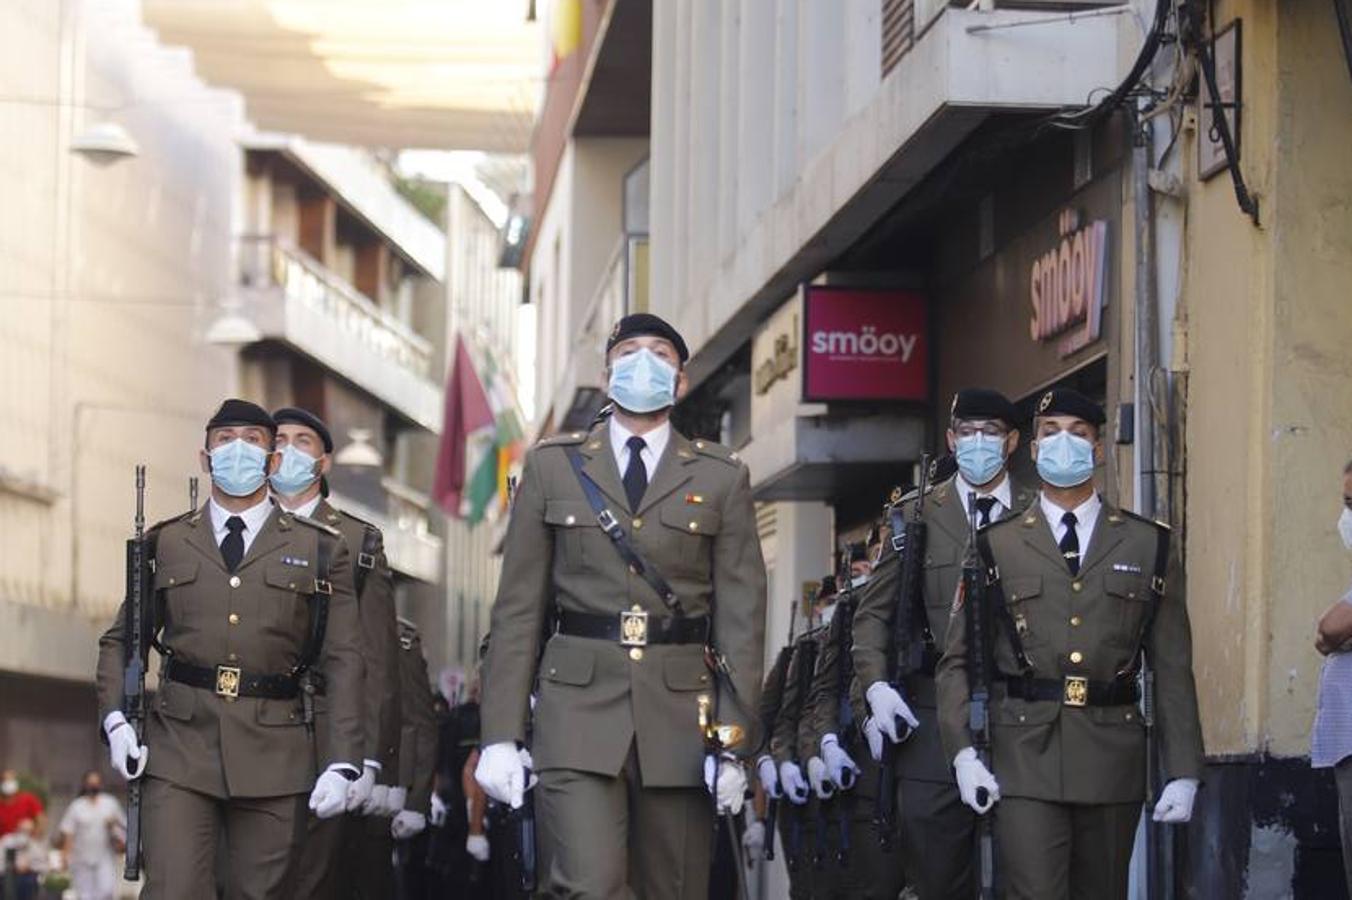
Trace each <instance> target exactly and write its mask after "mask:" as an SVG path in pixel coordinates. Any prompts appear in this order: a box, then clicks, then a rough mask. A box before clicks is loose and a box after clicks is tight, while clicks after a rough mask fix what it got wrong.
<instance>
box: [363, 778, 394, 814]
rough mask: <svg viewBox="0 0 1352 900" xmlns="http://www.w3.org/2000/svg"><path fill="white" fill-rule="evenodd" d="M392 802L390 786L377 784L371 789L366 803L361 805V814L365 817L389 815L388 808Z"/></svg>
mask: <svg viewBox="0 0 1352 900" xmlns="http://www.w3.org/2000/svg"><path fill="white" fill-rule="evenodd" d="M389 802H390V786H389V785H388V784H377V785H374V786H373V787H372V788H371V793H370V795H369V796H368V797H367V798H366V802H365V803H363V804H362V805H361V814H362V815H363V816H383V815H387V813H386V812H385V809H386V807H387V806H388V805H389Z"/></svg>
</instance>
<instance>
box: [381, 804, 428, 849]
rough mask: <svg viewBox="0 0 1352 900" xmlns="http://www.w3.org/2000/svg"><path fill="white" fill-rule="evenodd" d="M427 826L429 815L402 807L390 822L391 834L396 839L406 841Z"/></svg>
mask: <svg viewBox="0 0 1352 900" xmlns="http://www.w3.org/2000/svg"><path fill="white" fill-rule="evenodd" d="M426 827H427V817H426V816H424V815H423V814H422V813H420V812H414V811H413V810H411V809H401V810H399V812H397V813H395V815H394V821H392V822H390V834H391V835H392V836H393V837H394V839H395V840H396V841H406V840H408V839H409V838H411V837H414V836H416V835H417V834H419V833H420V832H421V831H422V830H423V829H424V828H426Z"/></svg>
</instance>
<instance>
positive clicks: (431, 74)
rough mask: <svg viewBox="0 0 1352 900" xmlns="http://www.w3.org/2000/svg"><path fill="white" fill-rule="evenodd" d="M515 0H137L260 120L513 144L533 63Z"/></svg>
mask: <svg viewBox="0 0 1352 900" xmlns="http://www.w3.org/2000/svg"><path fill="white" fill-rule="evenodd" d="M527 5H528V4H527V0H143V8H144V15H145V20H146V23H147V24H148V25H150V26H151V27H152V28H154V29H156V31H157V32H158V33H159V35H160V38H161V40H162V41H163V42H164V43H166V44H181V45H184V46H186V47H189V48H190V49H191V50H192V51H193V54H194V57H195V60H196V68H197V71H198V72H199V73H200V74H201V75H202V77H203V78H204V79H205V80H207V81H208V82H211V83H212V84H214V85H217V86H219V87H229V88H234V89H236V90H238V91H239V92H240V93H242V94H243V95H244V97H245V100H246V102H247V104H248V115H249V118H250V119H251V120H252V121H253V122H254V123H255V124H256V125H257V126H258V127H259V128H261V129H264V130H277V131H286V132H290V133H294V134H301V135H304V136H305V137H307V138H310V139H311V140H316V141H328V142H332V143H339V144H359V145H366V146H375V147H429V148H437V149H471V150H484V151H488V152H508V153H519V152H524V151H525V150H526V149H527V148H528V145H529V143H530V135H531V128H532V124H533V122H534V119H535V109H536V105H537V103H538V101H539V97H540V93H541V77H542V72H543V70H544V60H543V58H542V54H543V52H544V50H543V44H542V41H543V38H542V37H541V35H540V32H539V24H538V23H536V22H527V21H526V8H527Z"/></svg>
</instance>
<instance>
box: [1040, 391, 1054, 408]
mask: <svg viewBox="0 0 1352 900" xmlns="http://www.w3.org/2000/svg"><path fill="white" fill-rule="evenodd" d="M1051 405H1052V392H1051V391H1048V392H1047V393H1045V394H1043V395H1042V399H1041V400H1039V401H1038V404H1037V411H1038V412H1040V413H1042V412H1046V411H1047V407H1049V406H1051Z"/></svg>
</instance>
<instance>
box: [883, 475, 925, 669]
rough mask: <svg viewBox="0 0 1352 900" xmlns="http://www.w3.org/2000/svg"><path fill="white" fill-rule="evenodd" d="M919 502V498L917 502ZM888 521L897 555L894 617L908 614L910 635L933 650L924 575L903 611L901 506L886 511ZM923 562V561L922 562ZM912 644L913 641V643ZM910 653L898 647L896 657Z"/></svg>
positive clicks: (894, 506)
mask: <svg viewBox="0 0 1352 900" xmlns="http://www.w3.org/2000/svg"><path fill="white" fill-rule="evenodd" d="M916 502H919V498H917V501H916ZM887 515H888V519H890V520H891V524H892V550H893V551H894V552H895V553H896V554H897V596H896V599H895V600H894V601H893V603H892V608H893V609H894V610H895V615H906V614H909V615H910V617H911V631H910V633H911V634H912V635H915V634H919V635H920V641H921V643H923V644H924V646H925V647H926V648H927V649H933V648H934V632H933V631H931V630H930V625H929V613H928V612H926V610H925V590H924V573H923V572H922V573H921V589H920V590H918V591H915V592H914V594H913V595H912V597H911V604H910V609H905V608H904V606H905V604H906V587H907V585H906V579H905V578H904V577H903V575H904V574H905V566H904V564H903V559H904V557H905V556H906V516H905V515H904V514H903V513H902V504H901V503H894V504H893V505H892V506H891V507H890V508H889V509H888V511H887ZM922 562H923V560H922ZM913 643H914V641H913ZM910 652H911V648H910V647H899V648H898V649H897V653H898V655H902V654H907V653H910Z"/></svg>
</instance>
